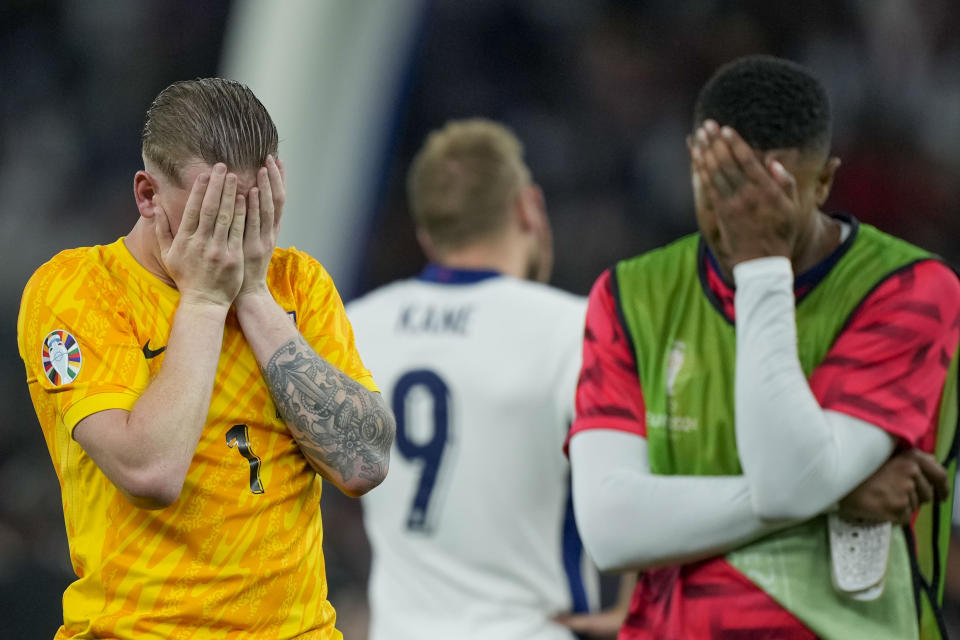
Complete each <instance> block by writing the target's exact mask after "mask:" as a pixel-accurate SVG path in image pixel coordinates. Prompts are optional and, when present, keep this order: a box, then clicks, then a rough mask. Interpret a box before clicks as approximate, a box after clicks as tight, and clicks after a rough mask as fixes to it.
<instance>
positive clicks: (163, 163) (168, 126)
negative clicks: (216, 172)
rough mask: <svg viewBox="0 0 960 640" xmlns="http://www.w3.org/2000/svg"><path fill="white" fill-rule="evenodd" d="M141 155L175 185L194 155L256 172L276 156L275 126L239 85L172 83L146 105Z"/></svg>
mask: <svg viewBox="0 0 960 640" xmlns="http://www.w3.org/2000/svg"><path fill="white" fill-rule="evenodd" d="M141 144H142V150H143V156H144V158H146V159H147V160H149V161H150V162H151V163H153V164H154V165H156V167H157V168H158V169H159V170H160V171H162V172H163V173H164V174H165V175H166V176H167V177H168V178H170V179H172V180H174V181H175V182H176V183H177V184H179V183H180V170H181V169H182V168H183V165H184V164H185V163H186V162H187V161H189V160H191V159H193V158H200V159H201V160H203V161H204V162H206V163H207V164H210V165H213V164H216V163H218V162H223V163H224V164H226V165H227V167H229V168H230V169H231V170H233V171H248V170H253V171H256V170H257V169H259V168H260V167H262V166H263V165H264V163H265V162H266V159H267V155H268V154H273V155H274V156H276V154H277V145H278V137H277V127H276V125H275V124H274V123H273V119H272V118H271V117H270V114H269V113H267V109H266V107H264V106H263V103H261V102H260V101H259V100H258V99H257V97H256V96H255V95H254V94H253V91H251V90H250V89H249V87H247V86H246V85H244V84H241V83H240V82H236V81H234V80H225V79H223V78H198V79H196V80H183V81H180V82H174V83H173V84H171V85H170V86H169V87H167V88H166V89H164V90H163V91H161V92H160V95H158V96H157V97H156V98H155V99H154V101H153V104H151V105H150V108H149V109H147V119H146V122H145V123H144V125H143V135H142V137H141Z"/></svg>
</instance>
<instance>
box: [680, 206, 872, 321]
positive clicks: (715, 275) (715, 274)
mask: <svg viewBox="0 0 960 640" xmlns="http://www.w3.org/2000/svg"><path fill="white" fill-rule="evenodd" d="M833 217H834V218H837V219H839V220H841V221H843V222H846V223H847V224H849V225H850V235H848V236H847V238H846V239H845V240H844V241H843V242H841V243H840V245H839V246H838V247H837V248H836V249H834V250H833V252H831V253H830V255H828V256H827V257H826V258H824V259H823V260H821V261H820V262H818V263H817V264H815V265H814V266H812V267H811V268H810V269H807V270H806V271H804V272H803V273H801V274H800V275H798V276H797V277H796V278H794V280H793V293H794V295H795V296H796V300H797V303H799V302H800V301H801V300H802V299H803V298H805V297H806V296H807V294H809V293H810V292H811V291H813V289H814V287H816V286H817V285H818V284H820V282H821V281H822V280H823V279H824V278H826V277H827V274H828V273H830V270H831V269H833V267H834V265H836V264H837V262H838V261H839V260H840V258H842V257H843V256H844V254H846V253H847V251H849V249H850V247H851V246H852V245H853V242H854V240H856V237H857V231H858V230H859V229H860V222H859V221H858V220H857V219H856V218H854V217H853V216H851V215H849V214H845V213H838V214H834V215H833ZM698 254H699V257H698V262H699V264H698V270H699V271H700V283H701V285H702V286H703V291H704V293H706V294H707V298H708V299H709V300H710V302H711V303H712V304H713V306H714V307H715V308H716V309H717V311H719V312H720V313H721V314H722V315H723V316H724V317H725V318H726V319H727V320H728V321H729V322H731V323H733V322H734V319H735V317H736V316H735V314H734V305H733V300H734V295H735V294H736V289H735V287H734V286H733V285H732V284H730V283H728V282H727V281H726V280H724V279H723V277H722V276H721V275H720V266H719V265H718V264H717V259H716V257H714V255H713V253H712V252H711V251H710V249H709V247H707V243H706V242H704V241H703V238H702V237H701V238H700V251H699V252H698Z"/></svg>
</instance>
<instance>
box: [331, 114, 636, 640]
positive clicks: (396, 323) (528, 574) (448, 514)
mask: <svg viewBox="0 0 960 640" xmlns="http://www.w3.org/2000/svg"><path fill="white" fill-rule="evenodd" d="M520 153H521V151H520V145H519V142H517V141H516V139H515V138H514V137H513V135H512V134H510V133H509V132H508V131H506V130H505V129H504V128H503V127H500V126H499V125H496V124H494V123H491V122H487V121H479V120H474V121H465V122H457V123H450V124H448V125H447V126H446V127H444V128H443V129H441V130H439V131H437V132H434V133H433V134H431V136H430V137H429V138H428V140H427V142H426V144H425V145H424V147H423V149H422V150H421V151H420V153H419V154H418V156H417V158H416V159H415V161H414V164H413V167H412V168H411V171H410V178H409V183H408V187H409V193H410V201H411V209H412V210H413V214H414V218H415V220H416V222H417V225H418V231H419V233H418V236H419V237H420V239H421V242H422V244H424V246H425V249H426V252H427V254H428V256H430V257H431V258H432V259H433V260H434V263H433V264H431V265H430V266H428V267H427V268H426V269H425V270H424V271H423V273H421V274H420V276H419V277H418V278H413V279H410V280H404V281H400V282H396V283H393V284H390V285H388V286H385V287H382V288H380V289H377V290H376V291H373V292H372V293H370V294H368V295H366V296H364V297H362V298H360V299H359V300H356V301H354V302H352V303H351V304H349V305H348V307H347V311H348V314H349V316H350V320H351V322H352V324H353V327H354V330H355V331H356V335H357V344H358V346H360V347H361V348H362V349H363V352H364V354H365V357H366V362H367V364H368V366H369V367H370V370H371V371H372V372H373V373H374V375H375V376H376V378H377V381H378V383H379V384H381V385H382V386H381V388H382V390H383V393H384V396H385V398H387V399H388V401H389V402H390V403H391V406H392V408H393V411H394V415H395V416H396V419H397V437H396V441H395V450H394V453H393V455H392V457H391V467H390V475H389V477H388V478H387V480H386V481H385V482H384V484H383V485H381V487H379V488H378V489H377V491H376V492H375V493H371V494H369V495H367V496H365V497H364V499H363V501H362V504H363V510H364V524H365V527H366V531H367V535H368V537H369V539H370V543H371V546H372V549H373V565H372V569H371V575H370V582H369V596H370V607H371V632H370V637H371V639H372V640H405V639H411V640H414V639H415V640H434V639H436V640H440V639H444V640H446V639H448V638H458V639H462V640H472V639H477V640H479V639H487V638H490V639H493V638H496V639H498V640H511V639H516V640H521V639H522V640H547V639H556V640H561V639H563V640H570V639H571V638H572V637H573V636H572V634H571V631H570V629H569V628H567V625H570V626H573V625H575V624H582V623H584V620H585V618H564V623H563V624H561V623H560V622H558V621H557V620H555V618H556V617H557V616H559V615H560V614H569V613H570V612H581V613H582V612H586V611H588V610H589V609H590V608H591V607H592V606H593V605H595V600H596V593H595V584H593V583H594V582H595V580H596V575H595V570H594V571H592V572H591V571H590V570H588V569H586V567H585V564H584V557H583V554H582V548H581V545H580V541H579V537H578V535H577V532H576V528H575V526H574V523H573V518H572V510H571V508H570V505H569V501H568V500H569V480H568V464H567V462H566V460H565V458H564V456H563V453H562V444H563V441H564V438H565V435H566V431H567V428H568V425H569V423H570V420H571V419H572V416H573V394H574V391H575V386H576V377H577V373H578V371H579V367H580V355H579V336H580V334H581V333H582V331H583V322H584V311H585V306H584V300H583V299H582V298H578V297H575V296H572V295H570V294H568V293H565V292H562V291H559V290H557V289H553V288H551V287H548V286H546V285H544V284H540V283H539V282H535V281H533V282H532V281H530V280H540V281H543V280H546V279H547V275H548V274H549V267H550V255H549V250H550V243H549V236H548V227H547V221H546V213H545V211H544V208H543V202H542V196H541V195H540V192H539V190H538V189H537V187H536V186H535V185H533V184H532V183H530V181H529V174H528V172H527V169H526V167H525V166H524V165H523V162H522V159H521V155H520ZM620 619H622V616H621V618H620ZM617 624H619V622H617Z"/></svg>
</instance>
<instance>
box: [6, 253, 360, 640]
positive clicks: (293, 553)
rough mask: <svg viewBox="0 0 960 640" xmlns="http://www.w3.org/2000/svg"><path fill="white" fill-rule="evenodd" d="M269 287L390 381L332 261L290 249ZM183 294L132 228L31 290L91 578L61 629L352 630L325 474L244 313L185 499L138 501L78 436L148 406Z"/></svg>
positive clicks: (331, 635) (35, 345) (82, 567)
mask: <svg viewBox="0 0 960 640" xmlns="http://www.w3.org/2000/svg"><path fill="white" fill-rule="evenodd" d="M267 283H268V286H269V288H270V291H271V292H272V293H273V297H274V299H275V300H276V301H277V302H278V303H279V304H280V306H282V307H283V308H284V309H285V310H287V312H288V314H289V315H290V318H291V320H290V321H291V322H295V323H296V325H297V327H298V329H299V331H300V333H301V334H302V335H303V336H304V338H305V339H306V340H307V342H309V343H310V345H311V346H312V347H313V348H314V349H315V350H316V352H317V353H318V354H320V355H321V356H322V357H324V358H325V359H327V360H328V361H329V362H330V363H332V364H333V365H335V366H337V367H338V368H340V369H341V370H342V371H344V372H345V373H346V374H347V375H349V376H350V377H352V378H353V379H355V380H357V381H358V382H360V383H361V384H363V385H364V386H365V387H367V388H368V389H371V390H373V391H376V390H377V389H376V386H375V385H374V382H373V379H372V377H371V376H370V373H369V372H368V371H367V370H366V368H364V366H363V363H362V362H361V361H360V357H359V355H358V354H357V352H356V349H355V347H354V340H353V332H352V330H351V328H350V324H349V321H348V320H347V317H346V314H345V313H344V310H343V303H342V302H341V300H340V296H339V294H338V293H337V291H336V289H335V287H334V285H333V281H332V279H331V278H330V276H329V275H328V274H327V272H326V271H325V270H324V269H323V267H322V266H321V265H320V264H319V263H317V262H316V261H315V260H313V259H312V258H311V257H309V256H308V255H306V254H304V253H302V252H300V251H297V250H296V249H277V250H276V251H275V252H274V255H273V260H272V262H271V264H270V270H269V273H268V275H267ZM178 299H179V293H178V292H177V291H176V289H174V288H172V287H170V286H168V285H167V284H165V283H163V282H162V281H161V280H159V279H158V278H156V277H155V276H153V275H152V274H150V273H149V272H148V271H147V270H146V269H144V268H143V267H142V266H141V265H140V264H139V263H138V262H137V261H136V260H135V259H134V258H133V256H132V255H131V254H130V253H129V251H128V250H127V248H126V246H125V245H124V243H123V239H122V238H121V239H120V240H117V241H116V242H114V243H113V244H110V245H107V246H96V247H85V248H80V249H72V250H69V251H64V252H62V253H60V254H58V255H57V256H55V257H54V258H53V259H52V260H51V261H50V262H48V263H46V264H45V265H43V266H42V267H41V268H40V269H38V270H37V272H36V273H35V274H34V275H33V277H32V278H31V279H30V281H29V283H28V284H27V286H26V289H25V291H24V294H23V300H22V302H21V307H20V314H19V317H18V319H17V336H18V344H19V349H20V356H21V358H23V361H24V364H25V365H26V373H27V383H28V386H29V389H30V396H31V398H32V400H33V404H34V407H35V408H36V411H37V416H38V418H39V420H40V425H41V427H42V429H43V435H44V438H45V439H46V443H47V447H48V449H49V451H50V456H51V458H52V460H53V464H54V467H55V468H56V472H57V476H58V478H59V480H60V488H61V493H62V497H63V512H64V519H65V521H66V528H67V537H68V540H69V543H70V556H71V561H72V563H73V568H74V570H75V571H76V574H77V580H76V581H75V582H74V583H73V584H71V585H70V586H69V587H68V588H67V590H66V592H65V593H64V596H63V615H64V624H63V626H62V627H61V628H60V630H59V631H58V632H57V635H56V638H57V639H58V640H59V639H60V638H137V639H140V638H157V639H160V638H163V639H164V640H167V639H169V640H187V639H194V640H200V639H203V640H206V639H208V638H209V639H216V638H224V639H226V638H230V639H244V638H251V639H252V638H256V639H258V640H267V639H287V638H299V639H310V640H320V639H324V640H326V639H338V638H341V634H340V633H339V632H338V631H337V630H336V629H335V628H334V623H335V619H336V614H335V613H334V610H333V607H332V606H331V605H330V603H329V602H328V601H327V584H326V577H325V575H326V574H325V569H324V560H323V552H322V549H321V542H322V539H323V529H322V527H321V522H320V490H321V478H320V477H319V476H318V475H317V474H316V473H314V471H313V469H312V468H311V467H310V466H309V464H308V463H307V460H306V458H304V457H303V455H302V454H301V453H300V450H299V448H298V446H297V443H296V442H295V441H294V440H293V438H292V437H291V436H290V434H289V432H288V431H287V428H286V426H285V424H284V423H283V421H282V419H281V418H279V416H278V413H277V409H276V407H275V406H274V403H273V400H272V399H271V397H270V392H269V389H268V387H267V384H266V382H265V381H264V379H263V377H262V375H261V373H260V370H259V368H258V365H257V362H256V359H255V358H254V355H253V351H252V350H251V349H250V347H249V345H248V344H247V342H246V340H245V339H244V336H243V333H242V332H241V331H240V326H239V324H238V322H237V319H236V315H235V313H234V312H233V311H232V310H231V312H230V314H229V315H228V316H227V322H226V327H225V329H224V337H223V347H222V350H221V354H220V362H219V365H218V368H217V373H216V379H215V381H214V387H213V399H212V402H211V405H210V411H209V414H208V416H207V422H206V425H205V427H204V431H203V434H202V436H201V438H200V442H199V444H198V445H197V450H196V453H195V455H194V457H193V461H192V463H191V465H190V469H189V471H188V473H187V476H186V481H185V483H184V487H183V492H182V493H181V495H180V498H179V500H177V502H175V503H174V504H173V505H171V506H170V507H168V508H166V509H162V510H159V511H148V510H143V509H138V508H136V507H134V506H133V505H131V504H130V503H129V502H128V501H127V500H126V498H124V496H123V495H122V494H121V493H120V492H119V491H118V490H117V488H116V487H115V486H114V485H113V484H112V483H111V482H110V481H109V480H108V479H107V478H106V476H105V475H104V474H103V473H102V472H101V471H100V469H99V468H98V467H97V466H96V464H95V463H94V462H93V461H92V460H91V459H90V458H89V457H88V456H87V455H86V454H85V452H84V451H83V449H82V448H81V447H80V445H78V444H77V443H76V442H75V441H74V440H73V438H72V437H71V434H72V431H73V428H74V427H75V426H76V424H77V423H78V422H79V421H80V420H82V419H83V418H85V417H86V416H88V415H90V414H92V413H95V412H97V411H102V410H105V409H126V410H130V409H131V408H132V407H133V405H134V403H136V401H137V398H138V397H139V396H140V394H141V393H142V392H143V390H144V389H145V388H146V386H147V384H148V383H149V382H150V380H151V378H152V376H154V375H155V374H156V373H157V371H158V370H159V368H160V365H161V364H162V363H163V358H164V353H163V352H164V351H165V348H166V344H167V338H168V336H169V334H170V326H171V323H172V321H173V316H174V312H175V311H176V308H177V302H178Z"/></svg>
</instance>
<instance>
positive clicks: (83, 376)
mask: <svg viewBox="0 0 960 640" xmlns="http://www.w3.org/2000/svg"><path fill="white" fill-rule="evenodd" d="M129 318H130V313H129V311H128V309H127V308H126V305H125V304H124V300H123V298H122V297H121V296H120V295H119V293H118V287H117V284H116V283H115V282H114V281H113V279H112V278H111V276H110V274H109V273H107V272H106V270H105V269H104V268H103V267H102V266H101V265H99V264H97V263H95V262H93V261H92V260H90V259H86V258H82V257H77V258H71V259H69V260H59V261H58V260H57V259H54V260H53V261H51V262H49V263H47V264H46V265H44V266H43V267H41V268H40V269H39V270H38V271H37V272H36V273H35V274H34V276H33V277H32V278H31V279H30V281H29V282H28V283H27V287H26V289H25V290H24V294H23V299H22V301H21V305H20V314H19V317H18V319H17V342H18V346H19V350H20V357H21V358H22V359H23V362H24V365H25V367H26V373H27V384H28V386H29V387H30V390H31V394H32V395H33V396H34V398H35V399H36V401H38V402H41V403H43V404H44V405H46V406H48V407H50V408H51V409H53V411H54V413H55V414H56V416H57V417H58V418H59V420H58V421H60V422H62V423H63V424H64V426H65V427H66V428H67V429H68V430H69V431H70V432H71V433H72V431H73V428H74V427H75V426H76V424H77V423H78V422H80V421H81V420H82V419H83V418H85V417H87V416H88V415H90V414H92V413H96V412H98V411H103V410H105V409H126V410H130V409H131V408H132V407H133V405H134V403H135V402H136V401H137V398H139V397H140V394H141V393H142V392H143V389H144V388H145V387H146V385H147V382H148V381H149V372H148V370H147V367H146V361H145V359H144V358H143V354H142V353H141V351H140V346H139V344H138V343H137V339H136V336H135V335H134V332H133V328H132V326H131V324H130V320H129Z"/></svg>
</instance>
